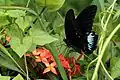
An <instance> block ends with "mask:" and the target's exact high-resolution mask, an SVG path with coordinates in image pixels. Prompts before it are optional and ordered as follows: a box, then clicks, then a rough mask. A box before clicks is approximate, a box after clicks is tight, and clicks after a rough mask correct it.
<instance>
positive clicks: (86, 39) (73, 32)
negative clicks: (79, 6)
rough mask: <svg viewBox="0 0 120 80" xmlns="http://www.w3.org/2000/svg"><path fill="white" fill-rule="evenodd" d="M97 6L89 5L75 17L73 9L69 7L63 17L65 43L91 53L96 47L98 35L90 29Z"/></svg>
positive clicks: (79, 50)
mask: <svg viewBox="0 0 120 80" xmlns="http://www.w3.org/2000/svg"><path fill="white" fill-rule="evenodd" d="M96 10H97V7H96V6H95V5H91V6H89V7H87V8H85V9H84V10H83V11H82V12H81V13H80V14H79V15H78V16H77V18H75V16H74V11H73V10H72V9H70V10H69V11H68V12H67V14H66V17H65V34H66V39H65V43H66V44H67V46H69V47H72V48H73V49H74V50H76V51H77V52H81V50H82V51H83V52H88V53H92V52H93V50H95V48H96V44H97V38H98V36H97V35H96V33H95V32H94V31H92V25H93V19H94V17H95V14H96Z"/></svg>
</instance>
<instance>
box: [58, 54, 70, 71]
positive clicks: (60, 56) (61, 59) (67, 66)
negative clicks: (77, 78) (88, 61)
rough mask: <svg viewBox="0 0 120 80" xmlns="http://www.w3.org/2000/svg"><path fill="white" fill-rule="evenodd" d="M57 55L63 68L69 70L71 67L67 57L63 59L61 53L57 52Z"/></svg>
mask: <svg viewBox="0 0 120 80" xmlns="http://www.w3.org/2000/svg"><path fill="white" fill-rule="evenodd" d="M58 57H59V59H60V61H61V64H62V66H63V67H64V68H65V69H67V70H68V71H70V72H71V68H70V65H69V61H68V60H67V59H65V58H64V57H63V55H62V54H59V55H58Z"/></svg>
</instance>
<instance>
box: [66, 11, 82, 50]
mask: <svg viewBox="0 0 120 80" xmlns="http://www.w3.org/2000/svg"><path fill="white" fill-rule="evenodd" d="M78 27H79V26H78V24H77V22H76V20H75V16H74V12H73V10H72V9H70V10H69V11H68V12H67V14H66V17H65V34H66V39H65V42H66V44H67V45H68V46H71V47H72V48H74V49H75V50H77V51H78V52H80V50H81V48H82V46H83V45H84V44H83V39H81V38H82V34H81V33H80V30H79V29H78Z"/></svg>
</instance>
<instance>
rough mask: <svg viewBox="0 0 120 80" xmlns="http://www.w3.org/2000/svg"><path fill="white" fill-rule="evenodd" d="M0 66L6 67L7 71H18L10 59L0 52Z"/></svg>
mask: <svg viewBox="0 0 120 80" xmlns="http://www.w3.org/2000/svg"><path fill="white" fill-rule="evenodd" d="M0 65H2V66H4V67H6V68H8V69H12V70H15V71H19V69H18V68H17V66H16V65H15V64H14V62H13V61H12V60H11V59H10V57H8V56H7V55H6V54H4V53H2V52H0Z"/></svg>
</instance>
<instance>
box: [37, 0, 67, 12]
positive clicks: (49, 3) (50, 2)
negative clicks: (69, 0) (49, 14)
mask: <svg viewBox="0 0 120 80" xmlns="http://www.w3.org/2000/svg"><path fill="white" fill-rule="evenodd" d="M35 1H36V3H37V4H38V5H39V6H43V7H47V8H48V10H49V11H56V10H58V9H60V8H61V7H62V5H63V4H64V2H65V0H35Z"/></svg>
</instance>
